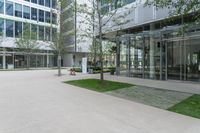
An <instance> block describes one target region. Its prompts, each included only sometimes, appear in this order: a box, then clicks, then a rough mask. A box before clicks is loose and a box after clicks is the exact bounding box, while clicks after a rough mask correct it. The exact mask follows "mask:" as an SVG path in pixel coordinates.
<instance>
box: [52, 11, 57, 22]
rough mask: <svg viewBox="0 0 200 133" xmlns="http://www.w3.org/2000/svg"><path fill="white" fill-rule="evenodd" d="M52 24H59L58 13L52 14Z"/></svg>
mask: <svg viewBox="0 0 200 133" xmlns="http://www.w3.org/2000/svg"><path fill="white" fill-rule="evenodd" d="M52 23H53V24H57V14H56V13H52Z"/></svg>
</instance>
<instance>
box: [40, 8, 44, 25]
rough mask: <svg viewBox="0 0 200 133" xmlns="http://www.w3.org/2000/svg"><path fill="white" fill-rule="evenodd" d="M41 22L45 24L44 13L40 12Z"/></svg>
mask: <svg viewBox="0 0 200 133" xmlns="http://www.w3.org/2000/svg"><path fill="white" fill-rule="evenodd" d="M39 21H40V22H44V11H42V10H39Z"/></svg>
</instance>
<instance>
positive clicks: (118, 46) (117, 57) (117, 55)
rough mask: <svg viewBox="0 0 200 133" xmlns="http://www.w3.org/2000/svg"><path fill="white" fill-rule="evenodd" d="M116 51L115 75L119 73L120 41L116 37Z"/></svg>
mask: <svg viewBox="0 0 200 133" xmlns="http://www.w3.org/2000/svg"><path fill="white" fill-rule="evenodd" d="M116 45H117V53H116V75H120V42H119V38H117V39H116Z"/></svg>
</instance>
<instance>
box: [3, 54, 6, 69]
mask: <svg viewBox="0 0 200 133" xmlns="http://www.w3.org/2000/svg"><path fill="white" fill-rule="evenodd" d="M3 69H6V53H5V52H3Z"/></svg>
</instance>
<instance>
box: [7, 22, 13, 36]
mask: <svg viewBox="0 0 200 133" xmlns="http://www.w3.org/2000/svg"><path fill="white" fill-rule="evenodd" d="M13 25H14V22H13V21H12V20H6V37H13Z"/></svg>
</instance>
